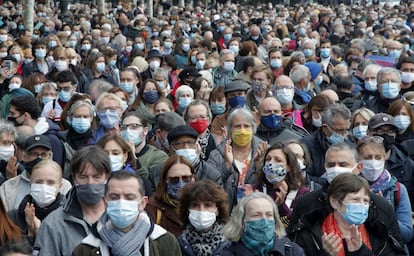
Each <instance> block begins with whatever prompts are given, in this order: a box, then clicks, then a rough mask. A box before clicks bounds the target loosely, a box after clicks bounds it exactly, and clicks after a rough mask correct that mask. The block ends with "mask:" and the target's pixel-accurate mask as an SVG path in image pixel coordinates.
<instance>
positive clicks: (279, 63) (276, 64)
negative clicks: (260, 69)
mask: <svg viewBox="0 0 414 256" xmlns="http://www.w3.org/2000/svg"><path fill="white" fill-rule="evenodd" d="M281 66H282V60H278V59H272V60H270V67H271V68H280V67H281Z"/></svg>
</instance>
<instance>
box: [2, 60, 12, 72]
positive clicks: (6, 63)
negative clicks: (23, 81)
mask: <svg viewBox="0 0 414 256" xmlns="http://www.w3.org/2000/svg"><path fill="white" fill-rule="evenodd" d="M11 66H12V63H11V60H5V61H4V68H5V69H7V70H9V71H10V70H11Z"/></svg>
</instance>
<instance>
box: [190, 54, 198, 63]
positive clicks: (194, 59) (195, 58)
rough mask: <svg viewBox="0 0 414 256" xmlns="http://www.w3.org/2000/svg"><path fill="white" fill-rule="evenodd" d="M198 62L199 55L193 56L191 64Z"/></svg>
mask: <svg viewBox="0 0 414 256" xmlns="http://www.w3.org/2000/svg"><path fill="white" fill-rule="evenodd" d="M196 63H197V56H195V55H193V56H191V64H193V65H195V64H196Z"/></svg>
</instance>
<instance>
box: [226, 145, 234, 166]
mask: <svg viewBox="0 0 414 256" xmlns="http://www.w3.org/2000/svg"><path fill="white" fill-rule="evenodd" d="M233 160H234V156H233V147H232V146H231V140H230V139H228V140H227V141H226V144H225V145H224V161H225V162H224V163H225V165H226V168H227V169H229V168H230V167H231V165H232V164H233Z"/></svg>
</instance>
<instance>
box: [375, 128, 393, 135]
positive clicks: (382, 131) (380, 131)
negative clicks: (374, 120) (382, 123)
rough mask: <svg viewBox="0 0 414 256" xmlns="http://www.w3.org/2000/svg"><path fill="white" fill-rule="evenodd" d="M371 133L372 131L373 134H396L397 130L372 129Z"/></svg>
mask: <svg viewBox="0 0 414 256" xmlns="http://www.w3.org/2000/svg"><path fill="white" fill-rule="evenodd" d="M372 133H374V134H375V135H390V136H396V135H397V132H396V131H394V130H383V129H378V130H374V131H372Z"/></svg>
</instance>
